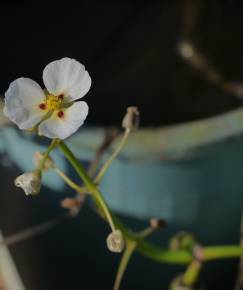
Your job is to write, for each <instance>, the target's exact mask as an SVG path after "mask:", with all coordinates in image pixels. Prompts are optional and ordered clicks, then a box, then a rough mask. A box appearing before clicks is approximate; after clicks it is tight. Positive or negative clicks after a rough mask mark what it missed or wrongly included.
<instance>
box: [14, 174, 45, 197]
mask: <svg viewBox="0 0 243 290" xmlns="http://www.w3.org/2000/svg"><path fill="white" fill-rule="evenodd" d="M14 184H15V186H17V187H21V188H22V189H23V190H24V192H25V194H26V195H36V194H38V193H39V192H40V188H41V173H40V171H37V170H36V171H31V172H26V173H23V174H21V175H20V176H18V177H17V178H16V179H15V181H14Z"/></svg>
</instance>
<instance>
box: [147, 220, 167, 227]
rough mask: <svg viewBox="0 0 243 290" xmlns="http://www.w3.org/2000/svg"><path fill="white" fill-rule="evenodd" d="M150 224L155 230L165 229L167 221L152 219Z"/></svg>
mask: <svg viewBox="0 0 243 290" xmlns="http://www.w3.org/2000/svg"><path fill="white" fill-rule="evenodd" d="M149 222H150V226H151V227H152V228H154V229H163V228H164V227H165V226H166V221H165V220H160V219H157V218H151V219H150V221H149Z"/></svg>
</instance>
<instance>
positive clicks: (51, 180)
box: [0, 127, 243, 242]
mask: <svg viewBox="0 0 243 290" xmlns="http://www.w3.org/2000/svg"><path fill="white" fill-rule="evenodd" d="M101 135H102V134H101V130H98V129H85V130H84V131H83V133H80V134H78V135H77V136H74V138H71V139H70V140H68V144H69V146H70V147H71V148H72V150H73V151H74V153H75V154H76V155H77V156H78V157H79V159H80V160H83V161H88V160H90V159H91V158H92V156H93V153H94V151H95V149H96V148H97V146H98V145H99V144H100V141H101V139H102V138H101ZM89 144H92V146H90V145H89ZM134 146H135V143H134V142H133V144H132V150H134ZM139 146H140V151H139V153H137V154H140V155H141V144H139ZM242 147H243V135H241V134H238V135H237V136H235V137H234V138H232V137H231V138H226V139H224V140H221V141H218V142H213V143H211V144H210V145H204V146H201V147H200V146H197V147H195V148H193V149H191V150H189V151H188V150H187V151H186V154H182V155H181V157H180V158H174V159H173V158H172V159H169V158H167V159H165V160H161V159H159V156H158V158H157V160H156V158H155V156H154V157H153V158H152V159H151V160H150V159H148V158H147V159H141V158H137V159H135V160H131V158H129V157H128V156H129V154H128V156H126V151H125V153H123V154H121V155H120V157H118V159H117V160H116V161H114V163H113V164H112V166H111V167H110V169H109V170H108V172H107V174H106V175H105V177H104V179H103V181H102V183H101V190H102V192H103V194H104V196H105V198H106V200H107V202H108V204H109V205H110V206H111V208H112V209H113V210H115V211H116V212H118V213H122V214H125V215H127V216H131V217H135V218H139V219H141V220H147V219H148V218H150V217H159V218H163V219H166V220H167V221H168V223H169V224H170V225H171V226H173V227H176V228H179V229H187V230H192V231H194V232H195V231H196V232H198V233H199V234H200V235H203V236H204V237H207V240H208V241H210V242H220V241H221V240H222V241H223V240H225V239H227V237H229V236H231V235H232V234H235V233H236V232H237V231H238V229H239V223H240V217H241V212H242V209H243V207H242V205H243V173H242V165H243V149H242ZM45 148H46V145H40V143H39V142H36V140H35V139H33V138H32V136H31V135H30V134H27V133H21V132H19V131H18V130H16V129H15V128H12V127H9V128H5V129H2V130H1V133H0V152H1V153H2V154H6V155H8V156H9V158H10V159H11V160H12V161H14V162H15V163H16V164H17V165H18V166H19V167H20V168H21V170H22V171H28V170H32V169H33V162H32V155H33V153H34V152H35V151H36V150H42V151H43V150H45ZM128 152H129V151H128ZM172 153H173V152H172ZM167 154H168V156H169V151H167ZM172 155H173V154H172ZM52 157H53V158H54V160H55V162H56V163H57V164H58V165H59V166H60V168H62V169H63V170H64V171H66V170H67V164H66V163H65V160H64V158H63V157H62V156H61V154H60V152H58V151H56V152H54V153H53V154H52ZM105 158H107V155H106V156H105ZM69 174H70V172H69ZM44 184H45V185H46V186H48V187H49V188H51V189H53V190H55V191H59V190H62V189H63V188H64V184H63V182H62V180H61V179H60V178H59V177H58V176H56V175H55V173H47V174H45V175H44Z"/></svg>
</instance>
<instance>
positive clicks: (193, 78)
mask: <svg viewBox="0 0 243 290" xmlns="http://www.w3.org/2000/svg"><path fill="white" fill-rule="evenodd" d="M185 2H188V1H92V0H89V1H88V0H86V1H81V0H80V1H35V2H34V1H33V2H31V1H6V2H1V4H0V13H1V15H0V35H1V49H0V52H1V54H0V63H1V70H0V87H1V92H4V91H6V89H7V88H8V85H9V83H10V82H11V81H13V80H14V79H16V78H17V77H21V76H26V77H30V78H33V79H34V80H36V81H38V82H39V83H41V84H42V79H41V75H42V70H43V68H44V67H45V65H46V64H48V63H49V62H50V61H53V60H55V59H58V58H62V57H65V56H67V57H72V58H75V59H77V60H79V61H80V62H82V63H83V64H85V66H86V68H87V70H88V71H89V72H90V75H91V77H92V80H93V84H92V88H91V90H90V92H89V93H88V94H87V96H86V97H85V99H86V100H87V102H88V104H89V106H90V114H89V116H88V120H87V123H89V124H98V125H114V124H116V125H118V124H119V123H120V120H121V116H122V115H123V113H124V111H125V108H126V107H127V106H128V105H137V106H138V107H139V109H140V111H141V116H142V126H159V125H164V124H172V123H177V122H182V121H187V120H192V119H198V118H202V117H206V116H213V115H215V114H218V113H222V112H225V111H228V110H231V109H233V108H236V107H238V106H240V105H241V104H242V101H241V100H240V99H238V98H237V97H235V96H234V95H232V94H230V93H225V92H224V91H223V90H221V89H220V88H219V87H217V86H215V85H213V84H210V83H209V82H208V81H207V80H206V79H205V78H204V77H203V76H202V74H200V73H198V72H197V71H195V70H194V69H193V68H191V67H190V66H188V65H187V64H186V63H185V62H184V61H183V60H182V59H181V57H180V56H179V54H178V52H177V49H176V48H177V44H178V41H179V40H180V38H181V37H182V36H183V33H185V29H184V24H185V23H184V22H185V19H183V11H184V3H185ZM202 2H203V5H202V8H201V10H200V14H199V16H198V18H197V21H196V22H195V23H196V25H195V28H194V29H193V31H191V33H190V35H189V36H188V35H187V36H188V37H190V38H191V39H193V41H194V43H195V45H196V46H197V47H198V48H199V49H200V50H201V51H202V52H203V53H204V55H205V56H206V57H207V58H208V59H209V60H210V62H211V63H212V64H213V65H214V66H215V67H217V68H218V70H219V71H220V72H221V73H222V75H224V77H225V78H227V79H229V80H234V81H241V80H242V79H243V58H242V51H243V41H242V39H243V38H242V27H243V17H242V15H243V3H242V1H233V0H232V1H217V0H215V1H202ZM15 170H16V171H15V172H13V171H12V170H11V171H10V170H9V171H6V169H5V170H4V173H2V175H1V181H0V187H1V188H6V192H5V193H4V194H1V197H0V206H1V210H0V227H1V228H2V229H3V232H4V234H6V235H7V234H10V233H13V232H15V231H17V230H20V229H22V228H25V227H27V226H29V225H33V224H36V223H38V222H41V221H43V220H45V219H48V218H50V217H52V216H55V215H56V214H57V213H59V212H60V213H61V210H60V208H59V206H58V201H59V200H60V199H61V196H58V195H57V196H55V195H53V193H50V192H48V190H46V191H45V193H44V194H43V195H42V196H41V197H40V198H39V199H38V200H28V201H26V198H25V197H24V196H23V195H22V194H20V192H16V189H15V188H9V184H11V181H12V180H13V178H14V177H15V176H16V174H18V173H19V170H18V169H17V168H15ZM1 172H2V171H1ZM10 196H11V198H10ZM13 201H14V202H13ZM128 222H130V223H131V221H128ZM143 225H144V224H141V225H140V226H143ZM107 234H108V228H107V227H106V226H105V225H104V224H103V222H102V221H100V219H99V218H98V217H96V216H95V215H94V214H93V213H92V212H91V211H90V209H88V208H85V209H84V211H83V212H82V213H81V215H80V216H79V217H78V218H77V219H76V220H74V221H72V222H68V223H66V224H63V225H60V226H58V227H57V228H56V229H55V230H53V231H51V232H49V233H48V234H46V235H43V236H40V237H36V238H34V239H32V240H29V241H26V242H23V243H20V244H18V245H16V246H13V247H12V248H11V251H12V254H13V255H14V257H15V259H16V262H17V266H18V268H19V270H20V273H21V275H22V277H23V279H24V282H25V283H26V285H27V289H30V290H43V289H45V290H49V289H52V290H53V289H60V290H61V289H97V288H99V289H111V287H112V284H113V279H114V275H115V271H116V266H117V263H118V257H117V256H115V255H112V254H110V253H109V252H108V251H107V250H106V247H105V244H104V240H105V237H106V235H107ZM232 238H233V239H237V237H232ZM158 239H161V243H162V239H163V237H162V236H159V237H158ZM229 263H231V262H229ZM164 269H166V271H167V273H168V271H169V272H170V266H164V265H157V264H154V263H153V262H151V261H148V260H144V259H143V258H141V257H139V256H136V257H135V259H134V260H133V261H132V263H131V266H129V268H128V272H127V274H126V276H125V280H124V284H123V288H122V289H140V290H143V289H144V290H145V289H165V288H164V286H163V285H166V284H167V283H168V282H169V281H170V280H171V278H172V277H173V275H174V274H171V275H167V276H166V277H165V276H163V273H164ZM227 269H229V267H228V268H227ZM230 269H232V270H230V271H229V270H227V275H225V278H224V279H223V281H222V279H221V277H222V275H224V273H222V271H221V272H218V273H217V267H216V272H214V273H215V276H214V277H215V279H213V278H212V276H210V275H209V273H210V266H209V268H208V270H207V271H206V272H204V274H203V275H204V276H205V281H206V283H208V284H210V285H211V288H209V287H208V288H207V289H222V290H223V289H229V285H231V284H232V283H233V281H234V278H235V269H236V261H235V262H232V267H231V268H230ZM178 270H181V269H180V268H178ZM214 271H215V269H214ZM13 290H14V289H13Z"/></svg>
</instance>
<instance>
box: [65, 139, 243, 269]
mask: <svg viewBox="0 0 243 290" xmlns="http://www.w3.org/2000/svg"><path fill="white" fill-rule="evenodd" d="M59 148H60V149H61V151H62V152H63V153H64V155H65V156H66V158H67V159H68V160H69V162H70V163H71V164H72V166H73V167H74V169H75V170H76V171H77V173H78V174H79V176H80V177H81V178H82V180H83V182H84V183H85V185H86V187H87V188H88V190H89V191H90V192H91V193H93V197H94V199H95V201H96V203H97V206H98V207H99V208H101V209H102V210H103V211H104V213H105V215H106V218H107V220H108V221H109V223H112V224H113V227H114V228H115V226H116V228H117V229H120V230H121V231H122V233H123V235H124V237H125V239H131V240H133V241H134V242H138V246H137V248H136V249H137V251H138V252H139V253H140V254H142V255H143V256H145V257H148V258H150V259H152V260H154V261H157V262H160V263H172V264H188V263H191V262H192V261H193V255H192V254H191V253H190V252H189V251H186V250H179V251H171V250H164V249H161V248H160V247H158V246H155V245H153V244H152V243H149V242H146V241H145V240H144V241H141V239H140V237H139V236H138V235H136V234H134V233H132V232H130V231H129V230H127V229H126V227H125V226H124V225H123V224H122V223H121V222H120V221H119V220H118V218H117V217H116V216H114V215H112V214H111V213H110V211H109V209H108V207H107V205H106V203H105V201H104V199H103V196H102V195H101V193H100V191H99V190H98V188H97V186H96V184H95V183H94V182H93V181H92V179H91V178H90V177H89V176H88V175H87V173H86V172H85V170H84V168H83V166H82V165H81V164H80V163H79V161H78V160H77V159H76V157H75V156H74V155H73V153H72V152H71V151H70V150H69V148H68V147H67V146H66V145H65V144H64V142H62V141H61V142H60V143H59ZM97 196H99V198H97ZM101 200H102V203H103V205H101V203H100V202H101ZM103 206H104V208H103ZM114 225H115V226H114ZM239 256H243V247H242V246H238V245H237V246H233V245H229V246H213V247H204V248H203V257H204V261H208V260H213V259H223V258H233V257H239Z"/></svg>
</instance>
